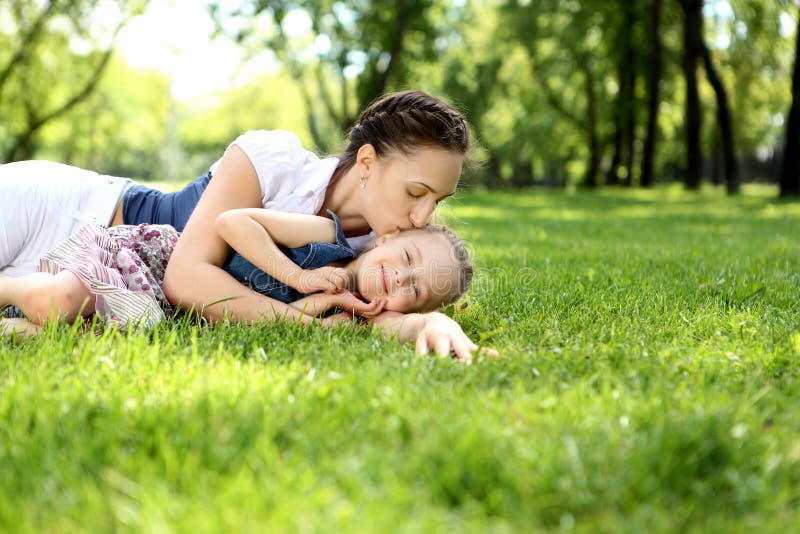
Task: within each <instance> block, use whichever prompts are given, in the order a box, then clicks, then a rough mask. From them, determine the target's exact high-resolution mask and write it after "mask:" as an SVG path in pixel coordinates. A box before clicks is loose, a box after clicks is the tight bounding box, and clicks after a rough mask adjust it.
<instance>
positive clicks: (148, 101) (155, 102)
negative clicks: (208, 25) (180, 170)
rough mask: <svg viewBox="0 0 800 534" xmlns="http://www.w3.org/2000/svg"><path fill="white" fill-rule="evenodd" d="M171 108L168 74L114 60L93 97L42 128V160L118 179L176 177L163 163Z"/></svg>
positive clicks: (171, 115)
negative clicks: (170, 173)
mask: <svg viewBox="0 0 800 534" xmlns="http://www.w3.org/2000/svg"><path fill="white" fill-rule="evenodd" d="M172 107H173V104H172V100H171V98H170V96H169V79H168V77H167V76H166V75H164V74H162V73H159V72H156V71H145V70H135V69H132V68H130V67H128V66H127V65H126V64H125V63H124V62H123V61H119V60H117V61H112V62H111V64H110V65H109V67H108V72H107V74H106V76H104V77H103V80H102V81H101V82H100V84H99V86H98V88H97V90H96V91H95V93H94V94H92V96H90V97H89V98H87V100H86V101H85V102H84V103H83V104H82V105H81V106H79V107H77V108H76V109H74V110H73V111H72V112H71V113H69V114H67V115H66V116H65V117H64V119H63V120H61V121H58V122H54V123H52V125H49V126H48V127H46V128H44V129H43V131H42V134H41V140H42V145H43V148H42V149H41V150H40V151H39V152H38V154H37V155H38V157H41V158H44V159H51V160H53V161H60V162H64V163H69V164H72V165H77V166H79V167H83V168H86V169H92V170H96V171H98V172H102V173H105V174H112V175H116V176H127V177H132V178H137V179H165V178H173V177H172V176H167V175H165V162H164V156H165V155H164V149H165V147H166V146H168V145H169V142H170V140H169V139H168V135H169V124H170V121H171V120H174V113H175V112H174V111H173V109H172ZM178 178H179V179H181V180H183V181H185V180H186V179H187V178H189V175H181V176H179V177H178Z"/></svg>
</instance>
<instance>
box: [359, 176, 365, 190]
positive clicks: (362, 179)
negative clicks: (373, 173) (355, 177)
mask: <svg viewBox="0 0 800 534" xmlns="http://www.w3.org/2000/svg"><path fill="white" fill-rule="evenodd" d="M366 179H367V177H366V176H362V177H361V184H360V185H359V187H361V189H364V188H365V187H367V184H366V183H365V180H366Z"/></svg>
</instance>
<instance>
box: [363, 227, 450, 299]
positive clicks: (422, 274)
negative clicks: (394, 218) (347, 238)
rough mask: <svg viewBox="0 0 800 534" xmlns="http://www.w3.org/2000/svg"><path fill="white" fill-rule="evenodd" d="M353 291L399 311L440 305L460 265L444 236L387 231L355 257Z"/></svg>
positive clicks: (430, 233) (447, 293)
mask: <svg viewBox="0 0 800 534" xmlns="http://www.w3.org/2000/svg"><path fill="white" fill-rule="evenodd" d="M356 262H357V263H356V268H355V273H354V274H355V281H356V290H357V291H358V293H359V294H360V295H361V296H362V297H363V298H364V299H365V300H367V301H373V300H376V299H382V300H384V301H385V303H384V309H385V310H390V311H396V312H402V313H409V312H415V311H422V310H428V309H432V308H435V307H437V306H439V304H440V303H442V302H443V301H444V300H445V299H446V298H447V297H448V296H449V295H452V294H453V293H454V292H455V289H456V288H455V285H456V284H458V282H459V279H460V276H459V267H458V262H457V261H456V259H455V258H454V257H453V254H452V246H451V245H450V243H449V241H448V240H447V238H446V237H444V236H443V235H441V234H437V233H434V232H425V231H406V232H395V233H393V234H387V235H384V236H382V237H380V238H379V239H378V242H377V244H376V245H375V248H372V249H370V250H368V251H366V252H364V253H363V254H361V255H360V256H359V257H358V259H357V260H356Z"/></svg>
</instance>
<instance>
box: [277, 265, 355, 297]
mask: <svg viewBox="0 0 800 534" xmlns="http://www.w3.org/2000/svg"><path fill="white" fill-rule="evenodd" d="M290 285H291V286H292V287H293V288H295V289H296V290H298V291H299V292H300V293H316V292H317V291H324V292H326V293H338V292H340V291H343V290H345V289H347V287H348V286H349V285H350V273H348V272H347V270H346V269H342V268H340V267H320V268H319V269H306V270H302V271H300V272H299V273H297V274H296V275H295V276H294V280H292V283H291V284H290Z"/></svg>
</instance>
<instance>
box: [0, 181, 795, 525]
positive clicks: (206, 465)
mask: <svg viewBox="0 0 800 534" xmlns="http://www.w3.org/2000/svg"><path fill="white" fill-rule="evenodd" d="M768 193H769V194H768ZM770 194H772V192H771V191H770V192H766V191H764V190H755V189H751V190H748V191H747V192H746V194H745V195H743V196H741V197H739V198H734V199H729V198H726V197H724V196H723V195H722V194H720V193H718V192H714V191H705V192H703V193H701V194H699V195H691V194H686V193H683V192H681V191H679V190H676V189H661V190H656V191H645V192H642V191H609V192H601V193H597V194H586V193H578V194H575V195H566V194H562V193H542V192H533V193H526V194H520V193H481V192H469V191H467V192H462V193H460V194H459V195H458V197H457V198H456V199H455V200H454V201H452V202H451V203H450V205H449V207H448V209H447V210H446V211H447V218H448V220H449V221H450V222H451V224H452V225H453V226H454V227H455V228H456V229H457V230H458V231H459V232H460V233H461V234H462V235H463V236H464V237H465V238H467V239H468V240H469V241H470V242H471V243H472V245H471V248H472V250H473V252H474V255H475V257H476V263H477V267H478V270H477V277H476V281H475V284H474V286H473V288H472V289H471V291H470V293H469V299H468V301H467V303H466V306H464V307H463V309H461V310H459V311H458V320H459V321H460V322H461V323H462V324H463V326H464V328H465V330H466V331H467V332H468V333H470V335H472V336H473V337H474V338H476V339H477V338H480V339H481V340H482V342H484V343H486V344H489V345H493V346H495V347H497V348H498V349H499V350H500V351H501V352H502V354H503V357H502V359H500V360H498V361H491V360H489V361H482V362H479V363H477V364H475V365H472V366H466V365H463V364H460V363H459V362H456V361H453V360H450V359H439V358H435V357H415V356H414V355H413V351H412V347H410V346H403V345H398V344H397V343H395V342H393V341H391V340H382V339H380V338H379V337H378V336H377V335H375V334H373V333H371V332H369V331H364V330H360V331H357V330H350V329H347V328H342V329H338V330H333V331H326V330H323V329H320V328H310V329H303V328H300V327H298V326H296V325H287V324H282V325H266V326H262V327H250V328H247V327H242V326H218V327H216V328H200V327H197V326H191V325H187V324H181V325H178V326H164V327H162V328H160V329H159V330H157V331H155V332H153V333H152V334H150V335H138V336H137V335H120V334H117V333H114V332H105V333H103V334H102V335H99V336H91V335H85V334H82V333H80V332H79V331H78V330H77V329H74V328H71V327H68V326H63V325H62V326H59V327H55V328H50V329H49V330H48V331H47V332H46V333H45V335H43V336H42V337H40V338H38V339H33V340H28V341H25V342H23V343H22V344H20V345H13V344H12V343H11V342H9V341H7V340H6V341H0V530H14V531H31V532H36V531H47V532H72V531H110V530H123V531H125V530H134V531H140V530H153V531H156V530H158V531H163V530H172V531H177V532H196V531H270V530H279V531H284V530H285V531H298V530H302V531H334V532H335V531H340V530H347V531H359V532H365V531H401V532H416V531H426V532H427V531H448V532H449V531H462V530H463V531H472V532H478V531H480V532H483V531H486V530H492V531H525V532H527V531H531V530H559V529H569V528H573V529H575V530H577V531H581V532H603V531H613V532H618V531H631V532H636V531H646V532H653V531H656V532H658V531H716V532H723V531H724V532H731V531H732V532H744V531H752V530H755V529H759V530H760V531H762V532H786V531H789V530H796V529H797V528H800V513H798V511H797V510H798V509H800V401H798V398H799V397H800V305H799V304H798V296H799V295H800V243H799V242H798V241H800V205H799V204H791V203H780V202H778V201H776V200H775V199H774V198H773V197H772V196H770Z"/></svg>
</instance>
